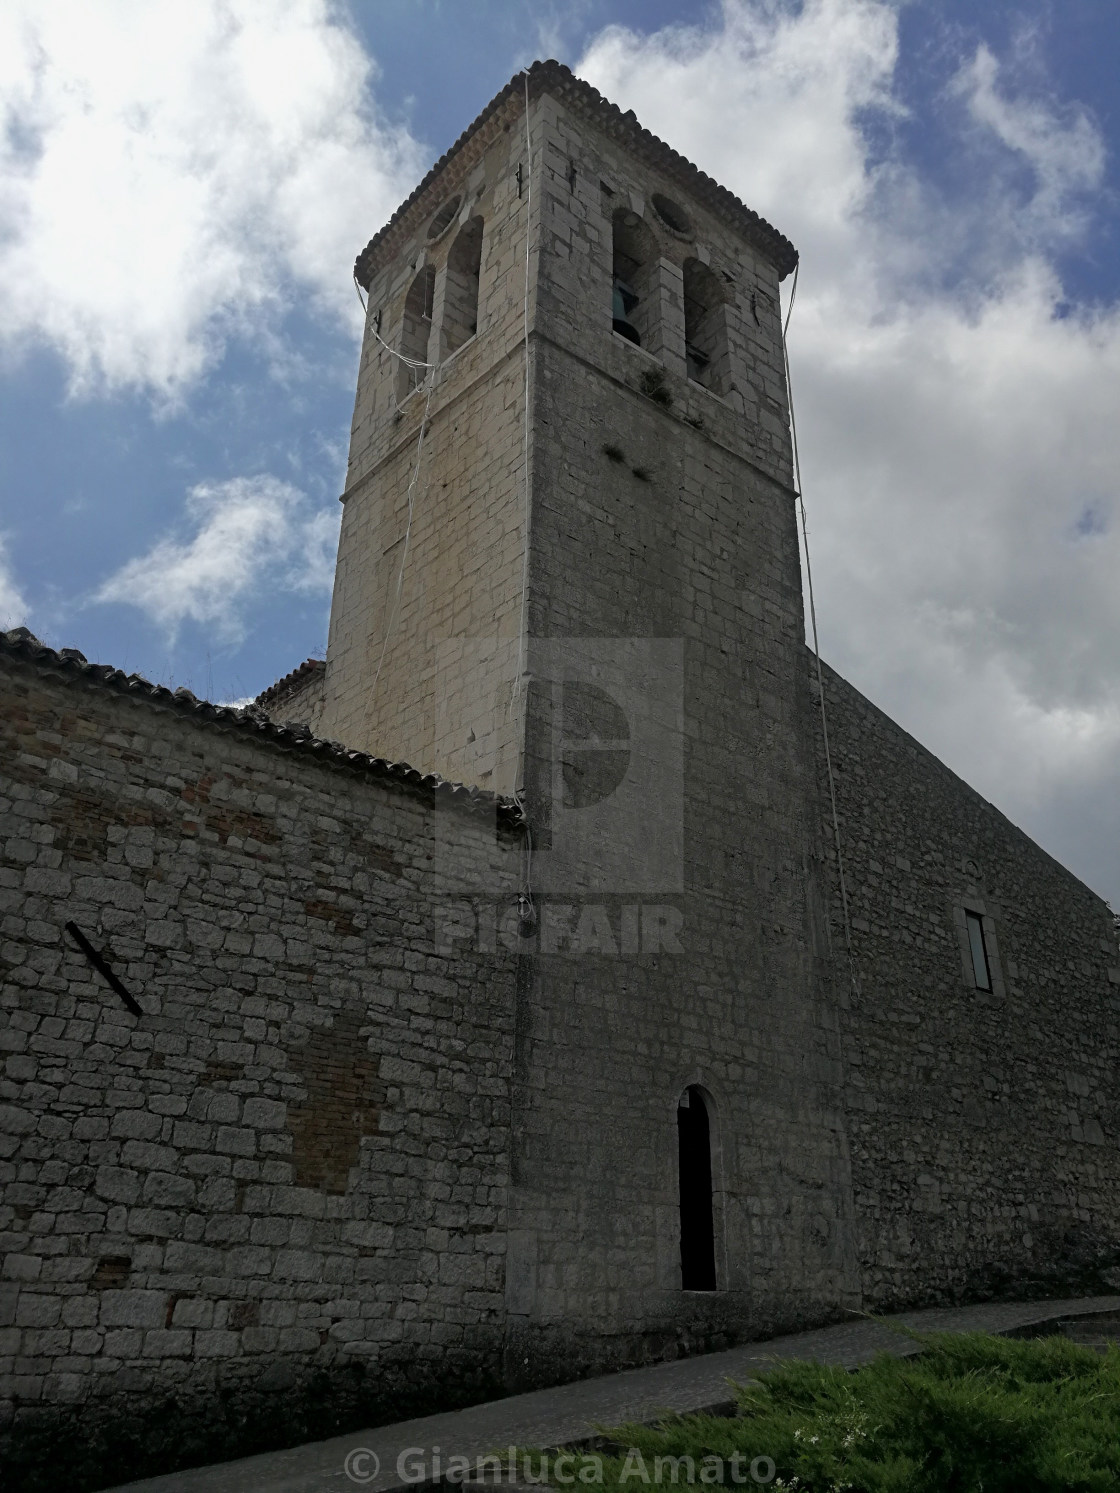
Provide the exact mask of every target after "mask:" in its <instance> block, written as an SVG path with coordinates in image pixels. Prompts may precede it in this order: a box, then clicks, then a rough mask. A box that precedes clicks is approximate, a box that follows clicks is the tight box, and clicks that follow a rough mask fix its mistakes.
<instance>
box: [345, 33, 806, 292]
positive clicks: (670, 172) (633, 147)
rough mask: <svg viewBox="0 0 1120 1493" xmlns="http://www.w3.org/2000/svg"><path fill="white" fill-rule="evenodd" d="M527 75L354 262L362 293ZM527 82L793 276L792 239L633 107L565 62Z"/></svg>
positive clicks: (517, 77) (538, 68)
mask: <svg viewBox="0 0 1120 1493" xmlns="http://www.w3.org/2000/svg"><path fill="white" fill-rule="evenodd" d="M525 77H526V75H525V73H523V72H522V73H515V74H514V76H513V77H512V78H511V79H510V80H509V82H508V83H507V84H506V86H505V87H504V88H503V89H502V91H501V92H500V93H498V94H496V95H495V96H494V98H492V99H491V100H490V102H489V103H488V104H487V105H486V108H485V109H483V111H482V113H481V114H480V115H479V116H478V118H477V119H476V120H475V121H474V123H473V124H471V125H470V126H469V127H468V128H467V129H466V130H464V131H463V133H462V134H461V135H460V136H459V138H458V140H456V142H455V144H454V145H453V146H452V147H451V149H450V150H448V151H446V152H445V153H444V154H443V155H442V156H440V158H439V160H438V161H437V162H436V163H435V165H434V166H433V167H432V169H431V170H430V171H429V172H428V174H427V176H425V177H424V179H423V181H422V182H421V183H420V185H419V186H418V187H417V188H416V189H415V190H414V191H413V192H412V193H411V194H410V195H409V196H408V197H406V198H405V200H404V202H402V203H401V205H400V207H398V208H397V210H396V212H395V213H394V214H393V216H392V217H391V218H390V219H389V221H388V222H387V223H386V224H385V226H384V228H382V229H380V230H379V231H378V232H377V233H375V234H374V236H373V237H372V238H371V239H370V241H369V243H368V244H367V245H366V246H365V248H364V249H363V250H362V252H361V253H360V254H359V255H358V257H357V259H356V260H355V262H354V278H355V279H356V280H357V281H358V284H359V285H361V286H362V288H363V289H364V290H367V291H368V290H369V286H370V281H371V280H372V278H373V270H374V262H375V260H376V258H377V251H378V249H379V248H380V247H381V245H382V244H383V243H384V242H385V240H386V239H387V238H389V237H390V236H391V235H392V233H393V229H394V228H396V226H397V225H398V224H399V223H400V222H401V221H402V219H403V218H404V217H405V216H406V215H407V214H408V212H409V209H410V208H411V207H412V205H413V204H414V203H415V202H417V201H418V200H419V199H420V198H421V197H423V196H424V195H425V193H426V192H427V189H428V187H429V186H430V185H431V183H432V182H433V181H434V180H435V179H436V177H437V176H439V175H440V174H441V173H442V172H443V171H444V170H445V169H446V167H447V166H448V165H449V163H450V162H451V161H452V160H453V159H454V158H455V156H456V155H458V153H459V152H460V151H461V150H462V149H463V147H464V146H465V145H466V144H467V142H468V141H469V140H470V139H471V137H472V136H474V135H475V134H477V132H478V131H479V130H480V129H481V128H482V127H483V125H485V124H486V123H487V121H488V120H489V119H491V118H492V117H493V115H494V114H496V113H497V112H498V110H499V109H501V107H502V106H503V105H504V104H505V103H506V102H507V100H509V99H511V98H513V97H515V96H516V97H517V98H521V97H523V95H524V91H525ZM528 83H529V95H530V97H531V98H539V97H540V95H541V94H542V93H550V94H552V95H554V96H555V97H556V98H558V99H561V100H562V101H563V102H564V103H565V104H566V105H568V106H569V107H570V108H572V109H575V110H577V111H578V112H579V113H581V114H583V115H584V116H585V117H587V118H590V119H592V120H594V121H595V123H596V124H598V125H599V127H600V128H601V129H602V130H603V131H604V133H605V134H607V135H610V136H612V137H613V138H614V139H616V140H618V141H619V142H620V143H621V144H622V145H624V146H625V148H626V149H627V150H629V151H632V152H633V154H635V155H636V156H638V157H639V158H640V159H642V160H645V161H646V162H647V163H648V164H649V165H651V166H654V167H656V168H657V169H658V170H660V171H661V172H662V173H663V174H664V175H665V176H666V177H668V178H669V179H670V180H671V181H674V182H677V183H678V184H679V185H680V186H681V187H683V188H684V189H685V190H686V191H688V192H689V193H691V195H692V196H693V197H694V198H695V199H696V200H697V201H698V202H700V203H702V204H703V205H704V206H705V207H706V208H708V210H709V211H710V212H712V213H714V214H715V216H716V217H719V218H722V219H723V220H724V222H726V223H728V224H729V225H730V226H731V227H732V228H734V229H735V230H736V232H738V233H740V234H742V236H743V237H744V238H746V239H747V240H748V241H749V242H750V243H752V244H753V245H754V246H755V248H757V249H758V250H759V251H760V253H762V254H764V255H765V256H766V258H767V259H769V260H770V261H771V263H772V264H773V265H774V266H775V267H776V269H777V270H778V274H779V276H780V277H781V278H784V277H785V276H786V275H788V274H790V273H792V271H793V269H794V268H795V266H796V264H797V250H796V249H795V248H794V247H793V245H792V244H791V243H790V241H789V239H788V238H786V237H785V235H784V234H781V233H779V232H778V230H777V229H776V228H774V227H773V226H772V225H771V224H769V223H767V221H766V220H765V218H761V217H760V216H759V215H758V213H756V212H753V211H752V210H751V209H750V208H749V207H747V205H746V203H744V202H741V201H740V200H739V198H738V197H736V196H735V194H734V192H729V191H728V189H727V188H726V187H721V186H720V184H719V182H718V181H715V180H714V179H713V178H712V177H710V176H708V175H707V174H706V173H705V172H703V171H701V170H700V168H699V167H698V166H694V165H693V164H692V162H691V161H689V160H686V158H685V157H684V156H682V155H681V154H679V152H677V151H675V150H674V149H673V148H672V146H670V145H666V144H665V142H664V140H659V139H658V138H657V136H656V135H654V134H651V133H650V131H649V130H646V129H643V128H642V126H641V125H640V124H639V123H638V118H637V116H636V115H635V113H634V111H633V110H632V109H628V110H627V111H626V113H625V114H624V113H623V112H622V110H621V109H620V108H619V107H618V105H617V104H612V103H611V101H610V100H609V99H607V98H604V97H603V95H602V94H601V93H600V92H599V90H598V89H597V88H593V87H592V86H591V84H590V83H585V82H584V81H583V79H582V78H577V77H576V75H575V73H573V72H572V70H571V68H568V67H565V66H564V64H563V63H562V62H554V61H549V62H534V63H533V65H532V67H531V68H529V70H528Z"/></svg>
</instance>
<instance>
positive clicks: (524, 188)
mask: <svg viewBox="0 0 1120 1493" xmlns="http://www.w3.org/2000/svg"><path fill="white" fill-rule="evenodd" d="M538 154H539V152H538ZM528 169H529V163H528V160H527V158H526V153H525V141H524V115H523V112H522V108H521V106H520V103H519V101H514V103H512V104H507V105H506V107H505V109H504V111H503V113H502V115H501V116H500V117H498V118H495V119H492V120H491V121H490V123H489V125H488V126H487V128H486V129H484V130H483V131H481V132H480V134H479V135H478V136H476V137H474V138H472V139H471V140H470V141H469V142H468V143H467V144H466V145H465V146H463V147H462V149H461V151H460V152H459V154H458V155H457V156H456V157H455V158H454V160H453V161H452V163H451V164H450V165H449V166H448V168H447V169H446V170H445V171H444V172H443V173H442V174H441V176H440V177H439V179H438V180H436V181H434V182H433V183H432V184H431V185H430V187H429V189H428V191H427V193H426V194H425V196H424V198H423V200H422V201H421V202H419V203H418V204H416V205H414V208H413V209H412V216H413V219H414V227H413V229H412V231H411V232H410V233H409V234H408V235H407V236H406V238H405V240H404V241H403V242H402V243H398V242H397V240H396V239H395V240H394V245H395V249H394V252H393V254H392V256H391V258H389V260H388V261H387V262H386V263H385V264H383V265H380V266H379V267H378V268H377V269H376V272H375V273H374V274H373V276H372V278H371V281H370V288H369V303H368V316H367V323H366V335H365V340H364V343H363V348H362V358H361V366H360V369H359V373H358V390H357V398H356V401H355V405H354V419H353V427H352V431H351V440H350V461H349V468H348V473H347V483H346V492H345V494H344V495H343V502H344V504H345V508H344V511H343V519H342V532H341V535H340V538H339V549H338V568H337V571H336V574H335V589H334V598H333V602H332V607H331V627H330V638H329V642H328V648H327V679H326V708H325V710H324V714H323V717H322V728H321V729H322V733H323V735H325V736H327V737H330V738H332V739H337V740H340V741H345V742H346V743H347V745H350V746H355V747H358V748H360V749H362V750H364V751H376V752H378V753H379V754H384V755H387V756H390V757H393V758H395V759H398V760H402V761H406V762H410V763H412V764H413V765H414V766H416V767H418V768H420V769H421V770H423V771H438V772H440V773H441V774H442V775H443V776H445V777H448V778H451V779H453V780H454V781H457V782H471V783H476V784H478V785H480V786H481V787H484V788H487V789H492V790H493V791H495V792H502V793H509V792H513V791H514V790H515V789H516V788H517V786H518V782H519V775H520V769H521V757H520V746H521V721H522V716H521V712H520V710H519V709H515V708H512V707H513V705H514V700H513V695H512V688H513V683H514V679H515V677H516V674H517V667H518V652H519V633H520V626H521V616H522V584H523V573H524V561H523V555H524V541H525V529H524V517H525V508H526V503H525V442H524V433H525V419H524V415H525V409H524V405H525V401H524V388H525V273H526V266H525V241H526V235H527V234H529V233H531V232H532V228H531V224H530V207H531V199H530V183H529V177H528ZM456 197H457V198H458V199H459V201H460V204H461V206H460V208H459V210H458V211H457V213H456V214H455V216H454V217H453V219H452V221H451V224H450V226H449V227H447V228H446V229H445V230H444V231H443V232H442V233H440V234H438V235H437V236H436V237H435V239H432V238H429V227H430V224H431V222H432V220H433V218H434V217H435V216H436V215H437V213H438V211H439V209H440V208H441V205H442V204H444V203H446V202H449V201H451V200H453V199H454V198H456ZM532 211H533V213H534V215H535V214H536V211H537V209H536V207H535V206H533V208H532ZM472 217H481V219H482V222H483V232H482V263H481V276H480V282H479V304H478V331H477V334H476V335H475V336H473V337H472V338H470V340H469V341H467V342H466V343H465V344H464V345H463V346H461V347H460V348H458V350H457V351H456V352H455V353H454V354H453V355H452V356H450V357H444V358H443V359H442V360H441V359H440V355H439V353H438V351H437V349H438V346H439V333H440V329H441V324H442V321H443V307H444V302H445V298H446V286H447V257H448V255H449V253H450V252H451V249H452V247H453V245H454V242H455V238H456V234H457V233H458V232H459V231H460V227H461V225H464V224H466V223H467V222H468V221H469V220H470V219H471V218H472ZM425 267H433V268H434V269H435V300H434V305H433V316H432V332H431V335H430V339H429V350H428V358H429V360H430V361H432V362H437V361H438V362H439V363H440V366H439V367H438V368H436V369H435V370H432V371H429V372H428V373H427V375H426V376H422V382H421V384H420V386H419V387H418V388H416V389H415V390H414V391H413V392H411V393H410V394H408V395H407V397H403V398H402V389H401V386H400V380H401V365H400V363H399V362H398V361H397V360H396V359H395V358H394V357H393V355H392V353H391V352H390V351H389V350H388V348H399V347H400V345H401V340H402V321H403V315H404V304H405V298H406V296H407V293H408V289H409V286H410V284H411V283H412V280H413V278H414V276H415V275H416V274H417V273H418V272H420V271H422V270H423V269H424V268H425ZM385 344H388V347H386V346H385ZM421 437H422V440H421ZM410 504H411V521H410V514H409V509H410ZM468 674H469V677H470V680H471V685H470V688H469V689H464V688H463V684H462V681H463V679H464V677H465V676H467V675H468Z"/></svg>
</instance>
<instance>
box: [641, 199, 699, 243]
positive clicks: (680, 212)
mask: <svg viewBox="0 0 1120 1493" xmlns="http://www.w3.org/2000/svg"><path fill="white" fill-rule="evenodd" d="M650 200H651V201H652V203H653V210H654V212H655V213H656V214H657V216H658V217H659V218H660V219H661V221H662V222H663V223H664V224H665V227H666V228H671V229H672V230H673V232H674V233H681V234H689V233H691V232H692V219H691V218H690V217H689V216H688V214H687V213H686V212H685V210H684V208H683V207H678V206H677V204H676V203H675V202H674V201H673V200H672V199H671V198H669V197H663V196H662V194H661V193H660V192H654V194H653V197H652V198H651V199H650Z"/></svg>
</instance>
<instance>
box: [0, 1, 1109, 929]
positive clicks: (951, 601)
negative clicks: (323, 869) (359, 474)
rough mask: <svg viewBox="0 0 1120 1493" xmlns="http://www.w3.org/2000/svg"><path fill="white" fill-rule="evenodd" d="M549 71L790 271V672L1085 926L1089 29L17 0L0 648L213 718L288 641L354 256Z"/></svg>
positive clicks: (609, 11)
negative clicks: (812, 664)
mask: <svg viewBox="0 0 1120 1493" xmlns="http://www.w3.org/2000/svg"><path fill="white" fill-rule="evenodd" d="M548 55H552V56H559V57H560V58H561V59H562V60H564V61H565V62H567V63H569V64H570V65H571V66H573V67H574V68H575V69H576V70H577V71H579V72H580V73H581V74H582V75H583V76H586V77H588V78H589V79H590V80H591V81H592V82H594V83H595V84H596V86H597V87H600V88H601V89H602V90H603V91H604V92H606V93H607V94H608V96H609V97H611V98H613V99H614V100H615V101H616V102H618V103H619V104H620V105H621V106H622V107H624V108H628V107H632V108H634V109H635V110H636V112H637V114H638V117H639V118H640V119H641V120H642V122H643V123H644V124H646V125H647V126H648V127H650V128H651V129H653V130H654V131H655V132H656V133H657V134H659V135H661V136H662V137H663V138H665V139H667V140H668V141H669V142H670V143H671V144H673V145H674V146H676V147H677V148H678V149H680V150H681V151H682V152H683V153H685V154H686V155H688V156H690V157H691V158H692V159H694V160H696V161H697V163H698V164H699V165H701V166H702V167H703V168H704V169H705V170H707V171H709V172H710V173H711V174H712V175H714V176H716V177H717V178H718V179H719V180H722V181H724V182H725V183H726V184H727V185H728V186H730V187H731V188H732V189H733V190H735V191H736V192H738V193H739V195H740V196H742V197H743V198H744V199H745V200H746V201H747V202H748V203H749V204H750V205H751V206H753V207H755V208H756V209H758V210H759V211H760V212H762V213H763V214H764V215H765V216H766V217H768V218H770V220H771V221H773V222H774V223H775V224H776V225H777V226H778V227H779V228H780V229H782V231H783V232H785V233H787V234H788V235H789V236H790V237H791V238H792V239H793V240H794V242H795V243H796V244H797V245H798V247H799V249H800V250H801V254H802V271H801V281H800V287H799V291H798V305H797V309H796V311H795V315H794V321H793V325H792V328H791V355H792V358H793V362H794V378H795V389H796V393H797V399H798V417H799V431H800V434H801V437H802V448H803V449H802V459H803V469H804V480H805V489H806V498H807V502H808V506H809V514H810V523H811V537H812V542H813V545H814V573H815V577H816V579H817V583H818V608H819V612H820V618H821V626H822V650H823V652H824V653H825V656H826V657H828V658H829V659H830V661H831V662H833V663H834V664H835V665H836V666H837V667H839V668H840V669H841V671H842V672H844V673H846V674H847V676H848V677H849V678H850V679H851V680H852V681H853V682H854V683H855V684H856V685H857V686H858V687H860V688H861V689H863V690H864V691H865V692H866V693H867V694H869V695H870V696H871V698H872V699H874V700H875V701H876V702H877V703H878V704H880V705H882V706H883V707H884V708H885V709H887V710H888V711H889V712H890V713H892V714H893V715H894V716H895V717H896V718H897V719H899V720H900V721H901V722H902V724H904V725H905V726H907V728H908V729H910V730H912V731H914V732H915V734H916V735H918V736H919V738H920V739H921V740H923V741H924V742H926V743H927V744H928V745H929V746H930V747H931V748H932V749H933V750H935V751H936V752H937V753H938V755H940V756H941V757H942V758H943V759H944V760H946V761H947V762H949V764H950V765H951V766H953V767H954V768H955V769H956V770H957V771H959V772H961V773H962V775H964V776H965V777H966V778H968V779H969V780H970V781H971V782H973V783H974V784H975V785H976V786H977V787H978V788H979V789H980V790H981V791H982V792H983V793H985V794H986V795H987V796H988V797H990V798H992V799H993V800H994V801H995V802H996V803H997V804H998V805H999V806H1000V807H1001V808H1003V809H1004V810H1005V812H1007V813H1008V814H1009V815H1010V816H1011V817H1012V818H1013V819H1015V820H1016V822H1018V823H1020V824H1022V825H1023V827H1024V828H1026V829H1027V830H1028V831H1029V832H1030V833H1032V834H1034V835H1035V836H1036V837H1037V838H1039V839H1040V840H1041V841H1042V843H1043V844H1044V845H1045V846H1046V847H1047V848H1048V849H1050V850H1051V851H1052V853H1054V854H1055V855H1057V856H1058V857H1059V858H1060V859H1062V860H1063V861H1065V862H1066V863H1067V864H1069V865H1070V866H1071V867H1072V868H1073V869H1074V870H1076V871H1078V873H1079V874H1081V875H1082V876H1083V877H1085V878H1086V879H1087V880H1088V881H1089V882H1090V884H1091V885H1093V886H1094V887H1095V888H1096V889H1097V890H1098V891H1100V892H1101V893H1102V894H1103V895H1106V896H1109V897H1111V898H1112V900H1113V902H1114V903H1115V904H1116V905H1120V851H1118V849H1117V846H1118V845H1120V765H1118V764H1120V750H1118V749H1120V649H1118V648H1117V646H1116V634H1117V628H1118V625H1120V599H1118V595H1117V593H1118V592H1120V588H1118V587H1117V586H1116V585H1115V583H1114V577H1115V574H1116V570H1117V561H1118V559H1120V541H1118V540H1117V532H1118V531H1117V497H1118V494H1117V481H1118V479H1117V471H1118V469H1120V435H1118V433H1117V431H1116V429H1115V426H1116V420H1115V408H1116V404H1117V381H1118V380H1120V254H1118V252H1117V250H1118V247H1120V245H1118V240H1120V169H1118V166H1117V161H1118V157H1120V151H1118V145H1120V108H1118V94H1120V88H1118V84H1117V75H1118V69H1117V65H1116V64H1117V59H1118V57H1120V8H1118V7H1116V6H1115V5H1111V4H1108V3H1101V0H1061V3H1060V4H1058V3H1054V4H1046V3H1022V4H999V3H993V4H988V5H985V6H983V7H977V6H976V5H975V4H974V3H968V4H966V3H963V0H939V3H932V0H912V3H909V4H903V5H896V4H891V3H887V0H814V3H805V4H804V5H801V4H796V3H793V0H790V3H782V0H727V3H725V4H722V5H720V4H710V5H709V4H684V3H678V4H673V3H669V0H646V3H635V0H625V3H613V0H584V3H580V0H570V3H566V4H559V3H555V4H554V3H543V0H540V3H537V0H524V3H514V0H481V3H474V4H465V3H462V0H349V3H348V4H339V5H330V4H327V3H326V0H270V3H264V0H260V3H250V0H224V3H219V0H194V3H192V5H190V6H186V7H184V6H182V5H175V4H172V3H170V0H168V3H164V0H143V3H138V4H132V5H129V4H123V3H114V0H99V4H98V6H97V7H89V6H88V5H85V4H82V3H78V0H74V3H71V0H52V4H51V5H49V6H44V5H42V4H41V3H37V0H11V3H9V4H8V5H7V6H5V7H4V11H3V14H2V15H0V101H2V104H3V109H4V120H5V132H4V137H3V145H2V147H0V256H2V257H3V259H4V261H5V263H4V265H3V274H2V275H0V386H2V387H0V395H2V397H0V440H2V449H3V466H2V469H0V475H2V484H0V542H2V545H3V548H2V551H0V623H7V624H9V625H14V624H16V623H24V624H26V625H28V626H30V627H31V628H32V629H33V630H34V631H35V632H37V633H38V634H39V635H40V636H41V637H43V638H44V639H45V640H47V641H48V642H50V643H52V644H54V645H56V646H76V647H79V648H81V649H82V650H83V651H84V652H85V653H86V654H87V655H88V656H89V657H90V658H95V659H98V660H102V661H107V662H112V663H115V664H118V665H121V666H123V667H126V668H128V669H134V670H137V671H138V672H141V673H144V674H146V675H147V676H148V677H150V678H152V679H156V680H160V681H162V682H171V683H174V684H181V683H185V684H187V685H189V686H190V687H191V688H193V689H194V690H196V691H197V692H198V693H200V694H205V695H208V696H210V697H211V698H215V699H235V698H241V697H244V696H247V695H251V694H254V693H256V692H257V691H258V690H260V689H262V688H263V687H265V686H266V685H267V684H269V683H270V682H271V681H272V680H273V679H275V678H276V677H278V676H279V675H281V674H283V673H285V672H286V671H287V670H288V669H290V668H292V667H294V666H295V665H296V664H297V663H298V662H299V661H300V660H301V659H303V658H304V657H306V656H307V655H308V654H310V653H313V652H316V651H320V650H321V649H322V648H323V646H324V644H325V639H326V621H327V611H328V606H329V582H330V575H331V568H332V564H333V546H334V543H335V539H336V536H337V523H338V503H337V497H338V494H339V491H340V490H341V483H342V475H343V471H344V465H345V451H346V441H347V437H348V431H349V419H350V413H351V407H352V402H353V382H354V377H355V371H356V366H357V338H358V335H359V330H360V320H359V308H358V302H357V298H356V296H355V295H354V291H353V286H352V283H351V280H350V268H351V265H352V262H353V259H354V256H355V255H356V253H357V252H358V251H359V250H360V249H361V247H362V246H363V245H364V243H365V242H366V240H367V239H368V238H369V237H370V236H371V235H372V233H373V232H374V231H375V230H376V229H377V228H378V227H379V226H380V224H381V222H383V221H384V219H385V218H386V217H387V216H388V214H389V213H390V212H391V211H392V210H393V208H394V207H395V206H396V204H397V203H398V202H399V200H400V199H401V198H402V197H404V196H405V195H407V192H408V191H409V190H410V189H411V187H412V185H414V183H415V181H416V180H418V179H419V177H420V175H422V174H423V172H424V171H425V170H426V169H427V167H428V166H429V165H430V164H431V162H432V160H433V159H435V158H436V157H437V156H438V155H440V154H441V153H442V152H443V151H444V150H445V149H446V148H447V146H448V145H449V144H450V143H451V142H452V140H453V139H454V138H455V137H456V136H457V135H458V134H459V133H460V132H461V131H462V130H463V128H465V126H466V125H467V124H469V122H470V121H471V120H472V119H473V118H474V117H475V115H476V114H477V113H478V112H479V111H480V110H481V108H482V107H483V106H484V105H485V103H486V102H487V101H488V100H489V98H490V97H491V96H492V95H493V94H494V93H495V92H497V91H498V89H499V88H501V87H502V85H503V84H504V83H505V82H506V81H507V80H508V78H509V77H510V76H511V75H512V73H513V72H515V71H516V70H517V69H518V68H519V67H521V66H522V65H523V64H525V63H527V62H529V61H530V60H532V59H533V58H534V57H538V56H548Z"/></svg>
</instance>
